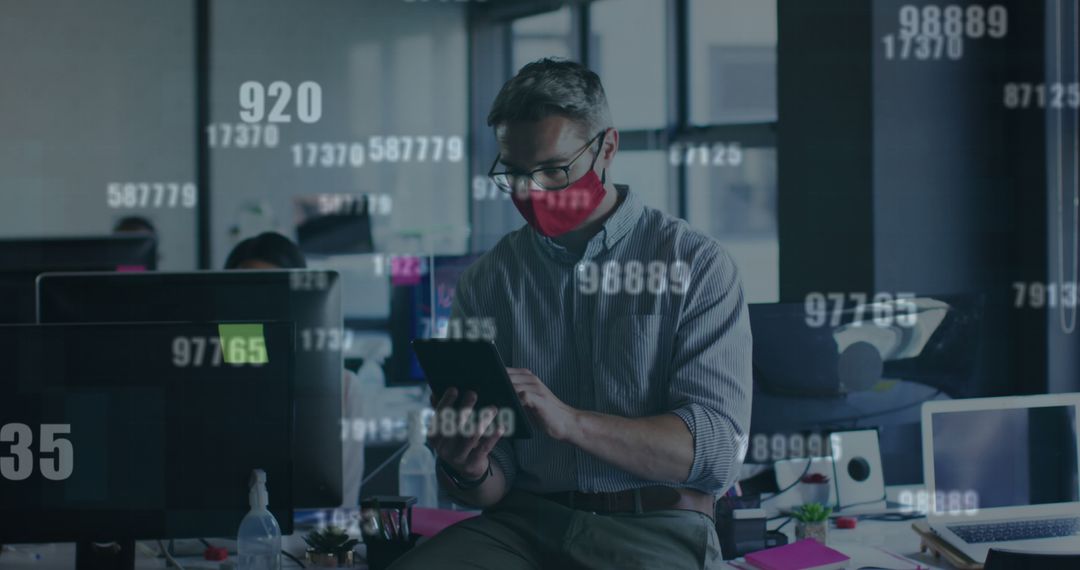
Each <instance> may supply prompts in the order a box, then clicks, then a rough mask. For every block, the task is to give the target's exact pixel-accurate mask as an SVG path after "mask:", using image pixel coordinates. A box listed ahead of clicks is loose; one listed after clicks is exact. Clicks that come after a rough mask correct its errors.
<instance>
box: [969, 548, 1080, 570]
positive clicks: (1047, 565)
mask: <svg viewBox="0 0 1080 570" xmlns="http://www.w3.org/2000/svg"><path fill="white" fill-rule="evenodd" d="M1029 568H1038V569H1039V570H1075V569H1076V568H1080V554H1043V553H1036V552H1014V551H1010V550H996V549H993V548H991V549H990V554H989V555H987V557H986V564H985V565H984V566H983V570H1027V569H1029Z"/></svg>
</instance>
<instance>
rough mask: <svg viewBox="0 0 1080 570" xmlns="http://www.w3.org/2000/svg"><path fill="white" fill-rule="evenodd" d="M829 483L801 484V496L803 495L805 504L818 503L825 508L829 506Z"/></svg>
mask: <svg viewBox="0 0 1080 570" xmlns="http://www.w3.org/2000/svg"><path fill="white" fill-rule="evenodd" d="M830 490H831V487H829V483H828V482H825V483H807V482H805V481H803V482H802V483H799V494H801V495H802V499H803V501H802V502H803V504H810V503H818V504H820V505H823V506H826V507H827V506H829V503H830V501H829V491H830Z"/></svg>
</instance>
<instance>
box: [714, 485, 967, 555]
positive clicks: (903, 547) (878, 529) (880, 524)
mask: <svg viewBox="0 0 1080 570" xmlns="http://www.w3.org/2000/svg"><path fill="white" fill-rule="evenodd" d="M920 489H922V487H921V486H920V485H897V486H889V487H887V488H886V489H885V495H886V497H887V498H888V499H889V500H890V501H898V499H899V496H900V493H901V492H902V491H905V490H906V491H918V490H920ZM770 516H774V515H773V514H770ZM783 522H784V519H778V520H776V521H772V522H770V523H769V528H770V529H772V528H776V527H777V526H779V525H780V524H781V523H783ZM912 522H915V520H914V519H913V520H905V521H874V520H860V521H859V522H858V524H857V525H856V527H855V528H853V529H838V528H830V529H829V541H828V545H829V546H832V547H836V548H837V549H838V550H842V549H843V548H844V546H845V545H861V546H869V547H880V548H884V549H886V550H888V551H890V552H894V553H896V554H899V555H901V556H906V557H908V558H911V559H912V560H915V561H916V562H918V563H920V564H922V565H923V566H924V567H929V568H931V569H934V570H938V569H941V570H946V569H951V568H953V566H951V565H949V564H948V563H946V562H945V561H944V560H936V559H934V557H933V555H932V554H930V553H926V554H921V553H919V544H920V543H919V535H917V534H915V531H913V530H911V523H912ZM781 532H783V533H784V535H786V536H787V537H788V541H789V542H794V540H795V523H794V521H793V522H791V523H789V524H787V525H786V526H784V528H783V529H781ZM736 562H742V559H739V560H737V561H736ZM727 567H728V568H735V569H740V570H741V568H749V566H746V565H743V566H742V567H740V566H735V565H731V564H728V565H727ZM852 568H857V566H854V565H852Z"/></svg>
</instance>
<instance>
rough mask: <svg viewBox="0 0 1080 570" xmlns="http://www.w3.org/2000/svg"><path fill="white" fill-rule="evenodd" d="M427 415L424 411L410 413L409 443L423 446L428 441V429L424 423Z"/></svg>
mask: <svg viewBox="0 0 1080 570" xmlns="http://www.w3.org/2000/svg"><path fill="white" fill-rule="evenodd" d="M426 415H427V414H425V413H424V410H411V411H410V412H409V443H415V444H418V445H423V444H424V442H425V441H426V440H427V427H426V422H425V421H424V417H425V416H426ZM432 421H434V420H432Z"/></svg>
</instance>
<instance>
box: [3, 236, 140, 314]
mask: <svg viewBox="0 0 1080 570" xmlns="http://www.w3.org/2000/svg"><path fill="white" fill-rule="evenodd" d="M156 264H157V241H156V240H155V239H154V237H153V236H150V235H124V236H103V237H84V238H55V239H11V240H0V299H2V300H3V302H2V303H0V323H33V322H34V311H35V309H36V303H35V299H34V279H36V278H37V276H38V275H39V274H41V273H45V272H47V271H143V270H147V269H154V268H155V266H156Z"/></svg>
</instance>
